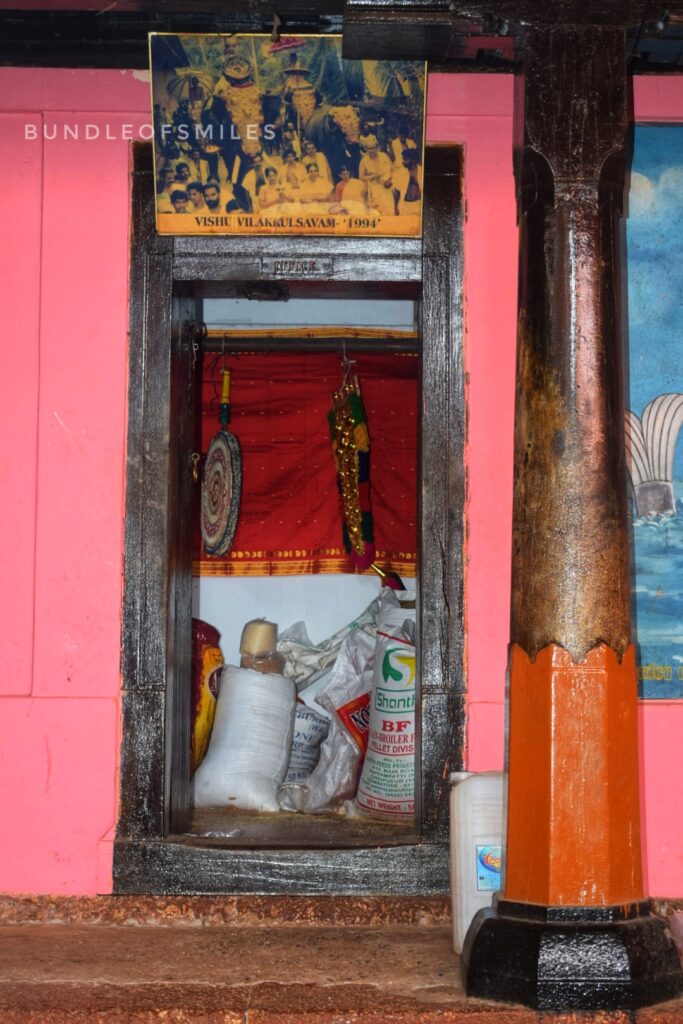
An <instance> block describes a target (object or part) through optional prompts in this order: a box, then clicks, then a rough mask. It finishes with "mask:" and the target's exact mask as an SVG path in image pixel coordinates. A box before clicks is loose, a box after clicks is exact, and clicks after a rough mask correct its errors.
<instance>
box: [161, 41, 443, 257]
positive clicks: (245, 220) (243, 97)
mask: <svg viewBox="0 0 683 1024" xmlns="http://www.w3.org/2000/svg"><path fill="white" fill-rule="evenodd" d="M150 60H151V69H152V108H153V122H154V159H155V174H156V189H157V191H156V211H157V230H158V231H159V233H160V234H174V235H186V234H187V235H191V234H192V235H193V234H240V235H244V234H247V235H250V234H259V235H268V234H283V235H286V234H293V235H299V234H311V235H381V236H401V237H416V236H419V234H420V232H421V221H422V192H423V173H422V166H423V146H424V111H425V84H426V74H425V71H426V68H425V65H424V64H423V63H420V62H415V61H381V60H380V61H351V60H344V59H343V58H342V56H341V36H288V37H285V36H282V37H281V38H278V39H276V40H273V39H272V38H271V36H268V35H170V34H165V33H153V34H151V35H150Z"/></svg>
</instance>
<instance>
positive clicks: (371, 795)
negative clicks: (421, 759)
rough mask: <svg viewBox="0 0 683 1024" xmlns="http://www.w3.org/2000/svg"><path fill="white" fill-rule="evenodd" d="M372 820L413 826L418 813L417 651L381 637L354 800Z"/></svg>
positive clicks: (378, 644)
mask: <svg viewBox="0 0 683 1024" xmlns="http://www.w3.org/2000/svg"><path fill="white" fill-rule="evenodd" d="M356 802H357V804H358V807H359V808H360V809H361V810H362V811H364V812H365V813H366V814H370V815H371V816H372V817H373V818H380V819H383V820H387V821H407V820H410V821H412V819H413V817H414V813H415V647H414V646H413V645H412V644H411V643H409V642H408V641H407V640H404V639H398V638H395V637H388V636H385V635H383V634H378V635H377V646H376V648H375V664H374V671H373V682H372V696H371V700H370V731H369V733H368V749H367V752H366V755H365V761H364V762H363V771H362V773H361V778H360V782H359V784H358V793H357V795H356Z"/></svg>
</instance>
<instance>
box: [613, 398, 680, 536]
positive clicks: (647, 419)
mask: <svg viewBox="0 0 683 1024" xmlns="http://www.w3.org/2000/svg"><path fill="white" fill-rule="evenodd" d="M625 421H626V422H625V426H626V462H627V465H628V470H629V473H630V475H631V482H632V483H633V490H634V492H635V496H636V511H637V513H638V515H639V516H647V515H653V514H657V515H665V514H666V513H669V512H674V511H675V509H676V499H675V495H674V489H673V476H674V455H675V452H676V442H677V440H678V435H679V432H680V429H681V426H683V395H682V394H676V393H672V394H666V395H658V396H657V398H654V399H653V400H652V401H651V402H650V403H648V405H646V406H645V409H644V410H643V415H642V418H639V417H638V416H636V414H635V413H634V412H631V411H630V409H629V410H627V411H626V417H625Z"/></svg>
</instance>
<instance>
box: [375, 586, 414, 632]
mask: <svg viewBox="0 0 683 1024" xmlns="http://www.w3.org/2000/svg"><path fill="white" fill-rule="evenodd" d="M415 616H416V610H415V591H414V590H391V588H390V587H382V590H381V591H380V595H379V610H378V612H377V629H378V631H379V632H380V633H389V634H393V633H397V635H398V636H400V635H401V633H402V629H403V623H404V622H405V620H406V619H410V620H411V621H412V622H415Z"/></svg>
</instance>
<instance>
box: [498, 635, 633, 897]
mask: <svg viewBox="0 0 683 1024" xmlns="http://www.w3.org/2000/svg"><path fill="white" fill-rule="evenodd" d="M509 699H510V712H509V714H510V718H509V735H510V743H509V762H508V763H509V780H510V781H509V790H508V824H507V863H508V868H507V873H506V877H505V899H507V900H514V901H517V902H521V903H538V904H541V905H544V906H556V907H599V906H607V905H612V904H615V905H616V904H624V903H632V902H634V901H638V900H641V899H642V898H643V880H642V871H641V856H640V813H639V806H638V725H637V718H636V714H637V683H636V665H635V652H634V648H633V645H632V644H631V645H630V646H629V647H628V649H627V650H626V652H625V654H624V656H623V658H622V659H621V660H619V658H618V657H617V655H616V654H615V652H614V651H612V650H611V649H610V648H609V647H607V646H606V645H605V644H600V645H599V646H598V647H595V648H593V650H591V651H589V652H588V654H587V655H586V657H585V658H584V659H583V660H582V661H579V662H575V661H574V660H573V658H572V656H571V655H570V654H569V653H568V652H567V651H566V650H564V648H563V647H561V646H559V645H558V644H549V645H548V646H547V647H544V648H543V650H541V651H539V652H538V655H537V656H536V658H535V659H534V660H533V661H532V660H531V659H530V658H529V656H528V655H527V654H526V652H525V651H523V650H522V649H521V648H520V647H518V646H517V645H516V644H512V646H511V648H510V698H509Z"/></svg>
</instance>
